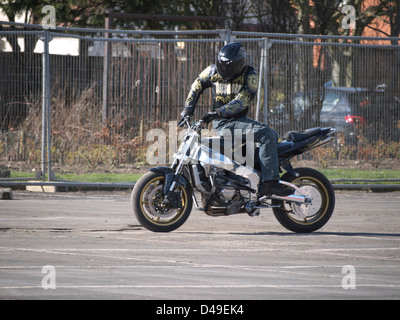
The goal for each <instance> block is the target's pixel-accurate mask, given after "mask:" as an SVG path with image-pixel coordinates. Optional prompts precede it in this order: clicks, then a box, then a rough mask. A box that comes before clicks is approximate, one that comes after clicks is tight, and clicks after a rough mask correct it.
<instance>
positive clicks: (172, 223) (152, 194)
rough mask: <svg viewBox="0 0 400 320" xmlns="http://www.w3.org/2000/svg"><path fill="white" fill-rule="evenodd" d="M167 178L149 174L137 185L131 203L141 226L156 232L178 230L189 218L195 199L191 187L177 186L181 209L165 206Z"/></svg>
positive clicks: (161, 174)
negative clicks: (164, 190) (164, 189)
mask: <svg viewBox="0 0 400 320" xmlns="http://www.w3.org/2000/svg"><path fill="white" fill-rule="evenodd" d="M164 183H165V176H164V174H163V173H162V172H152V171H150V172H148V173H146V174H144V175H143V176H142V177H141V178H140V179H139V180H138V182H137V183H136V184H135V186H134V188H133V190H132V195H131V202H132V208H133V212H134V214H135V216H136V218H137V220H138V221H139V222H140V224H141V225H142V226H143V227H145V228H146V229H148V230H151V231H154V232H170V231H173V230H176V229H178V228H179V227H180V226H182V224H184V223H185V222H186V220H187V219H188V218H189V215H190V212H191V211H192V206H193V199H192V192H191V189H190V187H188V186H186V187H183V186H177V187H176V190H175V196H177V198H178V201H179V202H180V205H179V208H174V207H173V206H172V205H170V204H164V203H163V200H164V192H163V188H164Z"/></svg>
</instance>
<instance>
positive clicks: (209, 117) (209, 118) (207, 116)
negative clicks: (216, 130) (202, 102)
mask: <svg viewBox="0 0 400 320" xmlns="http://www.w3.org/2000/svg"><path fill="white" fill-rule="evenodd" d="M218 118H221V116H220V114H219V112H218V111H211V112H209V113H206V114H205V115H204V116H203V117H202V118H201V120H202V121H203V123H205V124H207V123H209V122H211V121H213V120H215V119H218Z"/></svg>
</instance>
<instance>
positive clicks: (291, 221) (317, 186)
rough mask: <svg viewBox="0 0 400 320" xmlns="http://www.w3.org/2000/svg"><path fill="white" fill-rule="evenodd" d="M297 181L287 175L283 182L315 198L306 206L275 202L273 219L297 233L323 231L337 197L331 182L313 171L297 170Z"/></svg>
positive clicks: (294, 177) (273, 202) (283, 177)
mask: <svg viewBox="0 0 400 320" xmlns="http://www.w3.org/2000/svg"><path fill="white" fill-rule="evenodd" d="M295 171H296V172H297V173H298V174H299V176H298V177H296V176H293V175H291V174H289V173H285V174H284V175H283V176H282V177H281V180H284V181H287V182H290V183H293V184H295V185H296V186H297V187H299V188H300V189H301V190H302V192H304V193H305V194H307V195H309V196H311V197H312V198H313V200H312V204H311V205H309V206H306V205H304V204H301V205H298V204H294V203H288V202H285V201H280V200H273V201H272V204H273V205H280V207H278V208H273V212H274V215H275V217H276V219H277V220H278V221H279V223H280V224H281V225H282V226H283V227H285V228H286V229H288V230H290V231H293V232H296V233H310V232H313V231H316V230H318V229H320V228H322V227H323V226H324V225H325V224H326V223H327V222H328V221H329V219H330V218H331V216H332V213H333V210H334V208H335V193H334V190H333V187H332V184H331V183H330V181H329V180H328V179H327V178H326V177H325V176H324V175H323V174H322V173H320V172H319V171H317V170H314V169H311V168H297V169H295Z"/></svg>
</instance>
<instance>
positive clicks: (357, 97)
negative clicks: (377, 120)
mask: <svg viewBox="0 0 400 320" xmlns="http://www.w3.org/2000/svg"><path fill="white" fill-rule="evenodd" d="M369 109H370V98H369V90H368V89H363V88H347V87H326V88H325V98H324V101H323V103H322V109H321V114H320V121H321V126H331V127H334V128H336V130H337V131H338V132H342V133H344V135H345V141H346V142H347V143H353V142H355V140H356V138H357V137H356V134H355V131H356V128H359V127H360V126H365V125H366V124H367V123H368V116H369V113H368V110H369Z"/></svg>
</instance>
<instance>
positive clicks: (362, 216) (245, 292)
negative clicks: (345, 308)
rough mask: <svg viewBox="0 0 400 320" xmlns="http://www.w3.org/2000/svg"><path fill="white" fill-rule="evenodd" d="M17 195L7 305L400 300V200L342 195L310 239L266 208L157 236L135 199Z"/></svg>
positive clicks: (193, 221)
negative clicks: (136, 211) (139, 215)
mask: <svg viewBox="0 0 400 320" xmlns="http://www.w3.org/2000/svg"><path fill="white" fill-rule="evenodd" d="M13 196H14V199H13V200H0V299H44V300H47V299H135V300H145V299H146V300H168V299H172V300H182V299H185V300H186V299H188V300H197V299H200V300H211V299H217V300H266V299H296V300H297V299H301V300H308V299H396V300H397V299H399V298H400V192H388V193H368V192H365V191H336V197H337V199H336V208H335V211H334V213H333V216H332V218H331V220H330V221H329V222H328V223H327V224H326V225H325V226H324V227H323V228H322V229H321V230H319V231H317V232H314V233H311V234H294V233H292V232H290V231H287V230H286V229H284V228H283V227H282V226H280V224H279V223H278V221H277V220H276V219H275V217H274V216H273V213H272V210H270V209H265V210H263V211H262V212H261V215H260V216H258V217H249V216H247V215H244V214H242V215H236V216H228V217H218V218H213V217H209V216H206V215H205V214H204V213H202V212H200V211H196V210H193V212H192V214H191V216H190V217H189V219H188V221H187V222H186V224H184V225H183V226H182V227H181V228H180V229H179V230H176V231H174V232H171V233H166V234H165V233H163V234H159V233H152V232H150V231H148V230H146V229H144V228H143V227H141V226H140V225H139V224H138V222H137V221H136V220H135V218H134V215H133V213H132V209H131V204H130V193H128V192H123V191H121V192H86V193H81V192H70V193H53V194H50V193H32V192H26V191H18V192H17V191H14V194H13ZM164 311H165V310H164Z"/></svg>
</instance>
